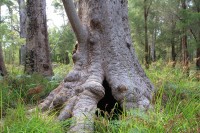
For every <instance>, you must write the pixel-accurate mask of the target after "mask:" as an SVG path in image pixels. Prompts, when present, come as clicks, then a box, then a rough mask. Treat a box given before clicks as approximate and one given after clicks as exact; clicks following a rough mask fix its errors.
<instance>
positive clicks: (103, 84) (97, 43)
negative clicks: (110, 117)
mask: <svg viewBox="0 0 200 133" xmlns="http://www.w3.org/2000/svg"><path fill="white" fill-rule="evenodd" d="M63 3H64V6H65V9H66V11H67V15H68V18H69V20H70V23H71V25H72V27H73V29H74V31H75V33H76V37H77V39H78V44H77V46H76V51H75V52H74V54H73V57H72V58H73V61H74V68H73V70H72V71H71V72H70V73H69V74H68V75H67V76H66V78H65V79H64V81H63V82H62V83H61V84H60V86H59V87H57V88H56V89H55V90H53V91H52V92H51V93H50V94H49V96H48V97H47V98H46V99H45V100H44V101H43V102H42V103H41V104H40V105H39V107H40V108H41V109H42V110H46V109H50V110H51V109H53V108H55V107H57V106H58V105H63V104H64V105H65V106H64V108H63V109H62V110H61V113H60V115H59V116H58V119H59V120H65V119H67V118H69V117H73V118H74V119H75V123H73V124H72V125H71V128H70V131H71V132H87V131H93V122H94V121H93V117H94V115H95V111H96V109H97V107H100V106H101V107H103V109H105V108H106V104H107V103H109V101H110V100H112V96H113V97H114V99H115V100H116V101H117V102H118V103H119V104H120V106H121V107H123V108H124V109H125V110H130V109H134V108H140V109H148V108H149V107H150V101H151V97H152V92H153V86H152V84H151V83H150V81H149V79H148V78H147V76H146V75H145V73H144V71H143V69H142V67H141V66H140V64H139V62H138V59H137V57H136V55H135V51H134V49H133V47H132V41H131V36H130V28H129V25H128V8H127V4H128V2H127V0H115V1H111V0H109V1H108V0H81V1H79V18H80V19H79V18H78V16H77V15H76V14H75V10H74V9H75V8H74V5H73V4H72V1H71V0H63ZM73 8H74V9H73ZM109 90H110V91H109ZM104 96H107V97H106V98H105V99H104V98H103V97H104ZM102 98H103V99H104V101H102V100H101V99H102ZM100 101H101V102H100Z"/></svg>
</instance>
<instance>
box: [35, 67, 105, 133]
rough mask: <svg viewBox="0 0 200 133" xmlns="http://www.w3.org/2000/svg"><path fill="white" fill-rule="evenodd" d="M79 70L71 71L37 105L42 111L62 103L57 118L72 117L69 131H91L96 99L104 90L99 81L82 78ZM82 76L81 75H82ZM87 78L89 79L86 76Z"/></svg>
mask: <svg viewBox="0 0 200 133" xmlns="http://www.w3.org/2000/svg"><path fill="white" fill-rule="evenodd" d="M77 73H79V72H77V71H72V72H71V73H70V74H68V76H67V77H66V79H65V82H62V83H61V84H60V85H59V86H58V87H57V88H56V89H55V90H53V91H52V92H51V93H50V94H49V96H48V97H47V98H46V99H45V100H44V101H43V102H42V103H40V105H39V108H40V109H41V110H42V111H45V110H52V109H55V108H56V107H58V106H60V105H64V106H63V108H62V110H61V112H60V114H59V116H58V120H65V119H68V118H71V117H73V118H74V119H75V122H74V123H73V124H72V125H71V128H70V132H87V131H93V126H94V124H93V123H94V120H93V116H94V115H95V111H96V109H97V103H98V101H99V100H100V99H101V98H102V97H103V96H104V94H105V90H104V88H103V86H102V84H101V81H100V82H96V81H92V80H83V79H84V78H86V77H84V78H80V76H81V74H80V73H79V74H77ZM82 77H83V76H82ZM87 79H90V78H89V77H87Z"/></svg>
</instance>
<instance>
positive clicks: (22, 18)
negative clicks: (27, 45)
mask: <svg viewBox="0 0 200 133" xmlns="http://www.w3.org/2000/svg"><path fill="white" fill-rule="evenodd" d="M18 4H19V16H20V37H21V38H26V18H27V15H26V3H25V1H24V0H18Z"/></svg>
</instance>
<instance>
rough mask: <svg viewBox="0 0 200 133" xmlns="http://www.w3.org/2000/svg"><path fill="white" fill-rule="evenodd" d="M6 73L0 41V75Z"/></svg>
mask: <svg viewBox="0 0 200 133" xmlns="http://www.w3.org/2000/svg"><path fill="white" fill-rule="evenodd" d="M0 24H1V5H0ZM0 39H1V37H0ZM6 74H7V72H6V67H5V64H4V59H3V50H2V45H1V42H0V76H5V75H6Z"/></svg>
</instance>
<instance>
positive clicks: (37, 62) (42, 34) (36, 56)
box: [25, 0, 53, 76]
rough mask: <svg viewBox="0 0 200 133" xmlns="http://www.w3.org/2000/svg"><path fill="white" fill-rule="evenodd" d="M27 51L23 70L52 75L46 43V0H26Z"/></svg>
mask: <svg viewBox="0 0 200 133" xmlns="http://www.w3.org/2000/svg"><path fill="white" fill-rule="evenodd" d="M27 19H28V20H27V38H26V43H27V51H26V63H25V72H26V73H29V74H32V73H34V72H37V73H40V74H42V75H44V76H51V75H53V71H52V67H51V59H50V51H49V44H48V33H47V22H46V1H45V0H43V1H41V0H27Z"/></svg>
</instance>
